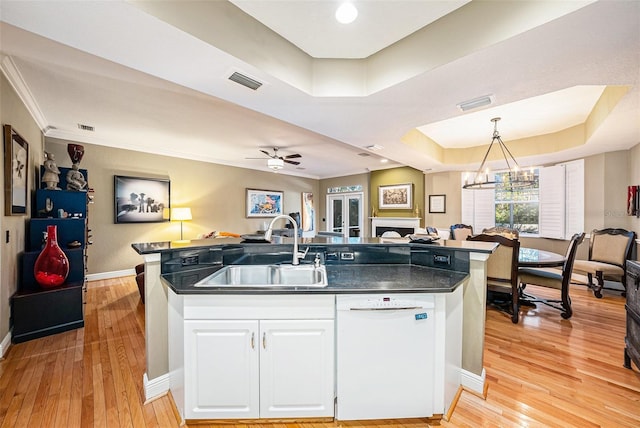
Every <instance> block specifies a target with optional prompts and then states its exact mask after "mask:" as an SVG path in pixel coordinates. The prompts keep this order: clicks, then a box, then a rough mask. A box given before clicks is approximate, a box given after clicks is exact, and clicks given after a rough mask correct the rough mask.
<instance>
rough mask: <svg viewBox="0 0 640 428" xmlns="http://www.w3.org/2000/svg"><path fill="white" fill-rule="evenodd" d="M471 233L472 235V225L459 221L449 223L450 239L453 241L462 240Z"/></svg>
mask: <svg viewBox="0 0 640 428" xmlns="http://www.w3.org/2000/svg"><path fill="white" fill-rule="evenodd" d="M471 235H473V226H470V225H468V224H460V223H459V224H452V225H451V239H453V240H455V241H464V240H465V239H467V237H468V236H471Z"/></svg>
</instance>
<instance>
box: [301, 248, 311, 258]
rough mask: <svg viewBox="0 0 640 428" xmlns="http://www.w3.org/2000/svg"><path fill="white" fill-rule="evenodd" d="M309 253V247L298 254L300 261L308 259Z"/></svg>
mask: <svg viewBox="0 0 640 428" xmlns="http://www.w3.org/2000/svg"><path fill="white" fill-rule="evenodd" d="M308 252H309V247H307V248H306V249H305V250H304V251H299V252H298V258H299V259H304V258H305V257H307V253H308Z"/></svg>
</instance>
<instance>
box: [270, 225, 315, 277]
mask: <svg viewBox="0 0 640 428" xmlns="http://www.w3.org/2000/svg"><path fill="white" fill-rule="evenodd" d="M281 218H284V219H287V220H289V221H290V222H291V224H292V225H293V254H292V256H293V257H292V259H291V264H292V265H298V264H300V259H304V258H305V256H306V255H307V251H309V247H307V250H306V251H305V252H304V253H301V252H299V251H298V223H296V221H295V220H294V219H293V217H291V216H289V215H286V214H280V215H277V216H275V217H274V218H273V220H271V223H269V227H268V228H267V231H266V232H265V233H264V240H265V241H271V235H272V234H273V223H275V222H276V220H279V219H281Z"/></svg>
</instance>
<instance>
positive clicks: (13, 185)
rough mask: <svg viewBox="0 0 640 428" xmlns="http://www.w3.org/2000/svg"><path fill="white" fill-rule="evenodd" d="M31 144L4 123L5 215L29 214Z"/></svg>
mask: <svg viewBox="0 0 640 428" xmlns="http://www.w3.org/2000/svg"><path fill="white" fill-rule="evenodd" d="M28 175H29V144H28V143H27V141H26V140H25V139H24V138H22V137H21V136H20V135H19V134H18V133H17V132H16V130H15V129H13V128H12V127H11V125H4V215H7V216H9V215H25V214H27V189H28V184H29V183H28Z"/></svg>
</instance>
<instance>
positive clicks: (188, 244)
mask: <svg viewBox="0 0 640 428" xmlns="http://www.w3.org/2000/svg"><path fill="white" fill-rule="evenodd" d="M298 239H299V244H300V246H301V247H304V246H308V245H314V244H316V245H326V246H327V247H330V246H332V245H354V246H355V245H371V244H378V245H411V246H427V247H429V246H440V247H446V248H455V249H456V250H459V251H466V252H479V253H492V252H493V251H494V249H495V248H496V247H497V244H495V243H490V242H479V241H454V240H438V241H435V242H434V243H433V244H410V243H409V240H408V239H406V238H341V237H331V236H327V237H325V236H315V237H313V238H298ZM293 242H294V239H293V238H287V237H282V236H274V237H272V242H265V243H247V242H245V241H243V240H242V239H240V238H215V239H194V240H191V241H184V242H180V241H163V242H142V243H134V244H131V247H132V248H133V249H134V250H135V251H136V252H137V253H138V254H153V253H165V252H171V251H176V250H187V249H198V248H208V247H215V246H225V245H236V246H237V245H247V246H249V245H252V246H268V245H274V244H293Z"/></svg>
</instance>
